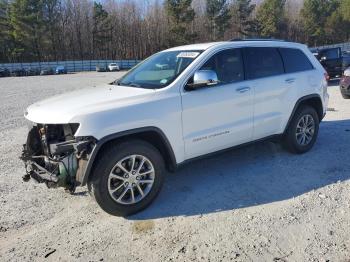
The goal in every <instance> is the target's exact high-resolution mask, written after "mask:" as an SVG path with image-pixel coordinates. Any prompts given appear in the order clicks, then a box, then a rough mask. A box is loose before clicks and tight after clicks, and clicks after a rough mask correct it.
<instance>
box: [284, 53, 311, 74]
mask: <svg viewBox="0 0 350 262" xmlns="http://www.w3.org/2000/svg"><path fill="white" fill-rule="evenodd" d="M280 52H281V55H282V58H283V63H284V68H285V70H286V73H295V72H301V71H306V70H311V69H313V68H314V67H313V66H312V64H311V62H310V60H309V59H308V58H307V57H306V55H305V54H304V53H303V52H302V51H301V50H299V49H292V48H280Z"/></svg>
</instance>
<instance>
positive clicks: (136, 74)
mask: <svg viewBox="0 0 350 262" xmlns="http://www.w3.org/2000/svg"><path fill="white" fill-rule="evenodd" d="M200 53H201V51H165V52H160V53H157V54H155V55H153V56H151V57H150V58H148V59H146V60H145V61H143V62H142V63H140V64H139V65H137V66H136V67H135V68H134V69H132V70H131V71H129V72H128V73H127V74H126V75H125V76H124V77H122V78H121V79H120V80H118V81H117V82H116V84H118V85H123V86H133V87H141V88H149V89H158V88H162V87H165V86H167V85H169V84H170V83H171V82H173V81H174V80H175V79H176V78H177V77H178V76H179V75H180V74H181V73H182V72H183V71H184V70H185V69H186V68H187V67H188V66H189V65H190V64H191V63H192V62H193V61H194V60H195V59H196V58H197V57H198V56H199V55H200Z"/></svg>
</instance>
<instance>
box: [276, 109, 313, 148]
mask: <svg viewBox="0 0 350 262" xmlns="http://www.w3.org/2000/svg"><path fill="white" fill-rule="evenodd" d="M318 129H319V118H318V115H317V112H316V110H315V109H314V108H313V107H311V106H301V107H300V108H299V109H298V110H297V111H296V113H295V114H294V116H293V118H292V121H291V122H290V123H289V125H288V128H287V131H286V133H285V135H284V141H283V144H284V146H285V147H286V149H287V150H288V151H290V152H291V153H295V154H303V153H305V152H308V151H309V150H310V149H311V148H312V147H313V145H314V144H315V142H316V139H317V135H318Z"/></svg>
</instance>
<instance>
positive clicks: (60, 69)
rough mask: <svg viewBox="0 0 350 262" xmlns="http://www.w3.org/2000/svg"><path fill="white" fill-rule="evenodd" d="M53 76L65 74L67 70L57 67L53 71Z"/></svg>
mask: <svg viewBox="0 0 350 262" xmlns="http://www.w3.org/2000/svg"><path fill="white" fill-rule="evenodd" d="M55 74H56V75H60V74H67V68H65V67H64V66H57V67H56V69H55Z"/></svg>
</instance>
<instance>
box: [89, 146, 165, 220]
mask: <svg viewBox="0 0 350 262" xmlns="http://www.w3.org/2000/svg"><path fill="white" fill-rule="evenodd" d="M97 161H98V162H97V164H96V166H95V168H94V170H93V173H92V179H91V180H90V181H89V182H88V188H89V190H90V191H91V194H92V195H93V198H94V199H95V200H96V202H97V203H98V205H99V206H100V207H101V208H102V209H103V210H104V211H105V212H107V213H109V214H111V215H115V216H129V215H132V214H135V213H137V212H139V211H141V210H143V209H145V208H146V207H147V206H148V205H150V204H151V203H152V201H153V200H154V199H155V198H156V196H157V195H158V193H159V191H160V189H161V187H162V184H163V181H164V161H163V159H162V157H161V155H160V152H159V151H158V150H157V149H156V148H155V147H154V146H152V145H151V144H149V143H147V142H145V141H142V140H133V141H130V142H123V143H120V144H115V145H111V146H110V147H109V148H107V149H106V150H104V152H103V155H102V156H101V157H100V158H99V159H98V160H97Z"/></svg>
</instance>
